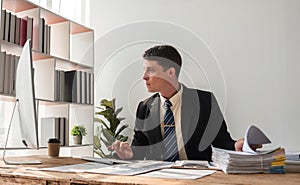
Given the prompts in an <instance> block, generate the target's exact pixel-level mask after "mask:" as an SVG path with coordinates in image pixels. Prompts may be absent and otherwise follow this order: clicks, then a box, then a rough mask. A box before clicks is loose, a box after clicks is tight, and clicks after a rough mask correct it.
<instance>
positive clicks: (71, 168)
mask: <svg viewBox="0 0 300 185" xmlns="http://www.w3.org/2000/svg"><path fill="white" fill-rule="evenodd" d="M107 166H109V165H106V164H100V163H84V164H73V165H64V166H57V167H50V168H39V169H38V170H41V171H55V172H87V171H88V170H91V169H101V168H104V167H107Z"/></svg>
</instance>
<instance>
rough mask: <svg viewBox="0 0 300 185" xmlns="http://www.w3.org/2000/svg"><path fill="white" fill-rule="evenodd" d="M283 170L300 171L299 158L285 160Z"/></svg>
mask: <svg viewBox="0 0 300 185" xmlns="http://www.w3.org/2000/svg"><path fill="white" fill-rule="evenodd" d="M285 170H286V172H300V160H286V161H285Z"/></svg>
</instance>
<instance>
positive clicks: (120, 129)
mask: <svg viewBox="0 0 300 185" xmlns="http://www.w3.org/2000/svg"><path fill="white" fill-rule="evenodd" d="M127 127H128V125H123V126H121V127H120V128H119V129H118V131H117V132H116V134H115V137H117V136H118V135H119V134H120V133H121V132H122V131H123V130H124V129H126V128H127Z"/></svg>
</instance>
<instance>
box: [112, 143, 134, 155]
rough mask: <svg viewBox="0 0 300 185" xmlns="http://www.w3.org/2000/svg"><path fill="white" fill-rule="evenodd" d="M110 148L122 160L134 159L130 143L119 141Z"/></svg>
mask: <svg viewBox="0 0 300 185" xmlns="http://www.w3.org/2000/svg"><path fill="white" fill-rule="evenodd" d="M109 148H110V149H111V150H114V151H116V152H117V154H118V156H119V157H120V158H121V159H131V158H132V157H133V152H132V150H131V147H130V146H129V144H128V142H121V141H118V140H117V141H115V142H114V143H113V144H112V145H111V146H110V147H109Z"/></svg>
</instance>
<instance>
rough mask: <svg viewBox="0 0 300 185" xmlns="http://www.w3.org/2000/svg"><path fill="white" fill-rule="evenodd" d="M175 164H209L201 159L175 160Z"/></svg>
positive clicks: (204, 165)
mask: <svg viewBox="0 0 300 185" xmlns="http://www.w3.org/2000/svg"><path fill="white" fill-rule="evenodd" d="M175 164H176V166H203V167H208V166H209V164H208V162H207V161H201V160H178V161H176V162H175Z"/></svg>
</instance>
